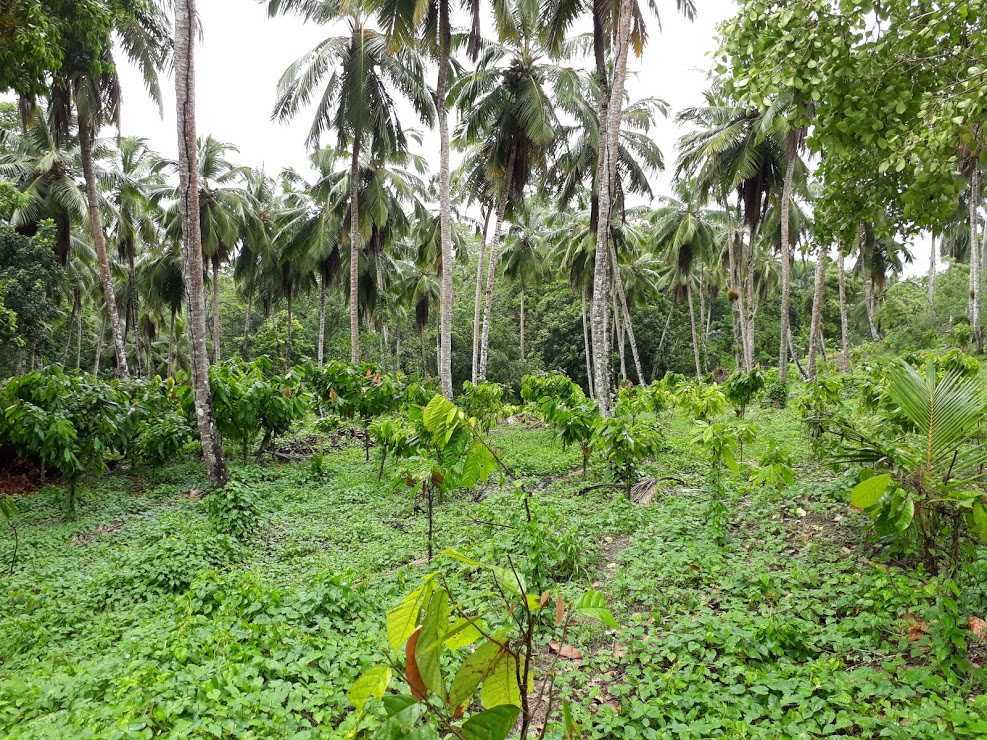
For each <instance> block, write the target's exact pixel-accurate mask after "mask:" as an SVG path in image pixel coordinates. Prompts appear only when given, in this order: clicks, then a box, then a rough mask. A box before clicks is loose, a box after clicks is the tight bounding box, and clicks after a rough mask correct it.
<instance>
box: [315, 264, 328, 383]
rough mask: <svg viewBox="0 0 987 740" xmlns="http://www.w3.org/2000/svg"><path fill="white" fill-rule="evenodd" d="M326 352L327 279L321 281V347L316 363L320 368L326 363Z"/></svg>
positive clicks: (323, 277)
mask: <svg viewBox="0 0 987 740" xmlns="http://www.w3.org/2000/svg"><path fill="white" fill-rule="evenodd" d="M325 351H326V277H325V275H323V276H322V278H321V279H320V280H319V346H318V347H317V348H316V357H317V359H316V362H317V363H318V365H319V367H322V365H323V364H324V362H325Z"/></svg>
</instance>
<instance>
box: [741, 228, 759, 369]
mask: <svg viewBox="0 0 987 740" xmlns="http://www.w3.org/2000/svg"><path fill="white" fill-rule="evenodd" d="M757 234H758V232H757V229H753V228H752V229H751V232H750V240H751V243H750V244H749V245H748V248H747V274H746V275H745V285H746V290H744V291H743V292H744V293H746V294H747V295H746V296H745V297H744V300H745V301H746V302H747V306H746V308H747V315H746V317H745V321H746V323H747V370H748V372H750V371H751V370H752V369H753V368H754V317H755V315H756V314H757V294H756V293H755V292H754V257H755V250H756V244H757Z"/></svg>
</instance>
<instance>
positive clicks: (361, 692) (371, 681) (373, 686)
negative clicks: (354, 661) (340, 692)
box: [346, 665, 391, 711]
mask: <svg viewBox="0 0 987 740" xmlns="http://www.w3.org/2000/svg"><path fill="white" fill-rule="evenodd" d="M390 681H391V669H390V666H386V665H376V666H374V667H373V668H368V669H367V670H365V671H364V672H363V673H362V674H360V677H359V678H358V679H356V682H355V683H354V684H353V685H352V686H351V687H350V690H349V691H347V692H346V698H347V699H349V700H350V704H352V705H353V706H354V707H356V708H357V709H358V710H360V711H363V708H364V707H365V706H366V705H367V701H369V699H370V697H373V698H375V699H383V698H384V692H385V691H387V684H388V683H390Z"/></svg>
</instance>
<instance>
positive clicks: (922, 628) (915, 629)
mask: <svg viewBox="0 0 987 740" xmlns="http://www.w3.org/2000/svg"><path fill="white" fill-rule="evenodd" d="M901 618H902V619H903V620H905V624H907V625H908V629H907V631H906V633H905V634H906V635H907V636H908V641H909V642H915V641H916V640H919V639H921V638H922V635H924V634H925V633H926V632H928V631H929V623H928V622H923V621H922V620H921V619H919V618H918V617H916V616H915V615H914V614H912V613H911V612H907V613H906V614H902V615H901Z"/></svg>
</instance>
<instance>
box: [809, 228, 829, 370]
mask: <svg viewBox="0 0 987 740" xmlns="http://www.w3.org/2000/svg"><path fill="white" fill-rule="evenodd" d="M825 287H826V248H825V247H820V248H819V259H817V260H816V283H815V291H814V292H813V294H812V323H811V324H810V325H809V369H808V373H809V380H815V379H816V348H817V347H818V345H819V342H820V341H821V339H822V304H823V290H824V288H825Z"/></svg>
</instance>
